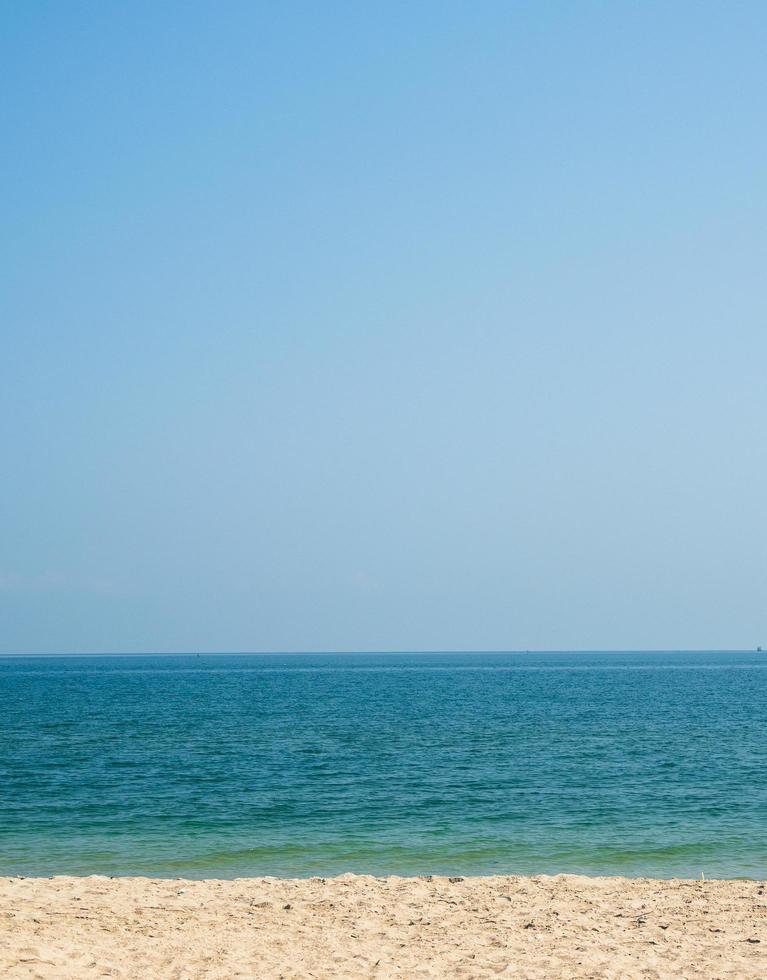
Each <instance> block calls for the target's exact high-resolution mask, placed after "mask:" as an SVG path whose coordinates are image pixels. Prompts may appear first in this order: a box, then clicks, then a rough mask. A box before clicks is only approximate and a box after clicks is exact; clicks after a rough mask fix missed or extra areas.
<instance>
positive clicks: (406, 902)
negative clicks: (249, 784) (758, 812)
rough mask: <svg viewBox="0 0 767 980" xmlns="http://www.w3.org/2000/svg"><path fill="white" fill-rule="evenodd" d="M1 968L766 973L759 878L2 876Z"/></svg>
mask: <svg viewBox="0 0 767 980" xmlns="http://www.w3.org/2000/svg"><path fill="white" fill-rule="evenodd" d="M0 975H2V976H7V977H14V978H15V977H44V978H54V977H55V978H57V980H64V978H88V977H105V976H106V977H123V978H137V980H138V978H143V980H147V978H154V977H157V978H169V980H184V978H197V977H206V978H207V977H211V978H230V977H252V978H267V977H274V978H279V977H283V978H298V977H301V978H304V977H418V976H423V977H495V976H509V977H511V976H514V977H615V978H617V977H621V978H623V977H681V976H683V977H710V978H713V977H764V976H767V889H766V888H765V885H764V883H761V882H754V881H705V882H703V881H681V880H668V881H665V880H654V879H647V878H643V879H626V878H587V877H580V876H572V875H558V876H555V877H536V878H522V877H501V876H498V877H476V878H443V877H434V878H426V877H425V878H396V877H390V878H372V877H368V876H358V875H342V876H340V877H337V878H327V879H322V878H311V879H306V880H296V879H277V878H249V879H244V878H243V879H236V880H232V881H218V880H208V881H185V880H179V879H174V880H168V879H149V878H115V879H110V878H104V877H87V878H74V877H57V878H26V879H25V878H3V879H0Z"/></svg>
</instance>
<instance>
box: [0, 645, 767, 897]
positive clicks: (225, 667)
mask: <svg viewBox="0 0 767 980" xmlns="http://www.w3.org/2000/svg"><path fill="white" fill-rule="evenodd" d="M343 871H355V872H367V873H372V874H425V873H435V874H436V873H450V874H480V873H504V874H505V873H525V874H535V873H556V872H584V873H590V874H627V875H654V876H661V877H663V876H676V875H682V876H688V877H699V876H700V873H701V871H703V872H704V873H705V874H706V876H707V877H734V876H748V877H759V878H761V877H765V876H767V655H765V654H759V653H706V652H701V653H600V654H585V653H577V654H567V653H552V654H413V655H400V654H396V655H395V654H380V655H348V656H347V655H325V656H319V655H289V656H282V655H252V656H244V655H242V656H228V655H220V656H194V655H190V656H126V657H112V656H110V657H4V658H0V874H24V875H49V874H55V873H68V874H91V873H101V874H114V875H127V874H146V875H158V876H184V877H214V876H218V877H234V876H243V875H262V874H271V875H297V876H300V875H315V874H321V875H330V874H335V873H340V872H343Z"/></svg>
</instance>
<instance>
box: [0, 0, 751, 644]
mask: <svg viewBox="0 0 767 980" xmlns="http://www.w3.org/2000/svg"><path fill="white" fill-rule="evenodd" d="M0 23H1V24H2V31H1V32H0V80H1V81H2V91H3V97H2V100H1V101H0V127H1V131H2V134H3V153H2V155H1V158H0V177H1V178H2V179H1V180H0V195H1V200H2V211H3V223H2V235H1V236H0V250H1V253H2V254H1V255H0V259H1V261H2V270H3V272H2V276H0V306H1V308H2V314H1V315H2V321H1V322H0V331H1V332H2V352H3V356H2V358H1V359H0V437H1V438H2V462H3V477H2V480H1V481H0V650H4V651H6V652H14V651H17V652H63V651H88V652H93V651H144V650H146V651H172V650H229V651H236V650H275V651H282V650H387V649H392V650H395V649H396V650H419V649H421V650H423V649H527V648H529V649H557V648H576V649H580V648H584V649H589V648H591V649H597V648H634V649H636V648H670V647H706V648H722V647H726V648H732V647H752V646H755V645H756V644H757V643H761V644H763V645H765V646H767V602H766V601H765V600H766V599H767V570H766V569H767V562H766V561H765V558H766V556H767V548H766V545H767V533H766V530H765V503H764V501H765V499H766V498H765V492H766V490H767V487H765V477H766V476H767V449H766V448H765V447H766V445H767V440H765V423H766V422H767V385H765V376H766V375H767V331H766V329H765V328H766V323H765V312H766V307H767V299H766V297H767V291H766V290H765V287H764V270H765V268H766V267H767V248H766V246H767V206H766V205H767V194H766V190H767V187H766V181H767V178H766V177H765V174H767V127H766V126H765V111H764V93H765V91H767V61H766V60H765V58H764V42H765V36H767V7H766V6H765V5H764V4H762V3H756V2H753V3H751V2H742V3H737V4H723V3H718V2H717V3H714V2H696V3H692V2H676V3H673V4H669V3H653V2H646V3H641V4H640V3H633V2H631V3H629V2H614V3H606V2H604V3H595V2H578V3H570V2H568V3H564V2H561V3H559V2H542V3H541V2H535V3H533V2H520V3H507V2H503V3H500V2H498V3H495V2H480V3H473V4H469V3H463V2H460V3H458V2H444V0H441V2H439V3H436V2H435V3H431V2H424V3H418V4H412V3H387V4H352V3H340V2H329V3H326V4H315V3H292V2H286V3H281V4H276V3H252V2H238V0H230V2H226V3H222V4H213V3H209V2H208V3H199V2H185V3H176V2H168V3H163V4H157V3H142V2H132V3H129V4H99V3H95V2H89V3H81V2H69V3H66V4H64V3H55V2H42V0H39V2H30V3H11V2H5V3H0Z"/></svg>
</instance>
